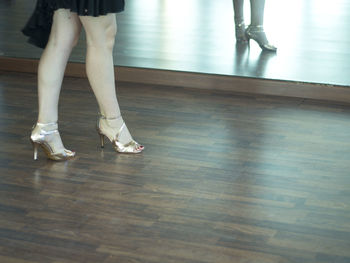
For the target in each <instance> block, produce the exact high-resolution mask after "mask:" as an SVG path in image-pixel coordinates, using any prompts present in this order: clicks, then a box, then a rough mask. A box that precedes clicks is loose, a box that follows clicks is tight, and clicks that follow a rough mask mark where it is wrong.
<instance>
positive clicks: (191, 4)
mask: <svg viewBox="0 0 350 263" xmlns="http://www.w3.org/2000/svg"><path fill="white" fill-rule="evenodd" d="M235 1H236V0H235ZM35 2H36V0H2V1H1V2H0V55H1V56H6V57H15V58H34V59H37V58H39V57H40V54H41V52H42V50H41V49H40V48H37V47H34V46H32V45H30V44H28V43H27V42H26V37H25V36H23V35H22V33H21V32H20V30H21V29H22V27H23V26H24V24H25V22H26V21H27V19H28V18H29V16H30V15H31V12H32V10H33V9H34V6H35ZM241 2H243V5H244V6H243V15H244V20H245V24H246V26H247V25H248V24H249V23H250V18H251V9H250V4H251V1H250V0H245V1H241ZM349 12H350V3H349V2H348V1H345V0H337V1H332V2H329V1H318V0H295V1H280V0H266V3H265V12H264V30H265V32H266V34H267V36H268V41H269V42H270V43H273V44H274V45H275V46H276V47H277V48H278V49H277V52H276V53H274V52H265V51H264V50H262V49H261V48H260V47H259V45H258V43H257V42H256V41H252V40H251V41H250V42H247V43H241V42H236V36H235V19H234V17H235V16H234V9H233V1H232V0H219V1H210V0H176V1H174V0H127V1H126V10H125V11H124V12H122V13H120V14H118V16H117V21H118V34H117V42H116V47H115V50H114V57H115V58H114V63H115V65H119V66H128V67H140V68H152V69H162V70H175V71H186V72H198V73H209V74H220V75H232V76H242V77H254V78H266V79H278V80H291V81H301V82H311V83H325V84H336V85H349V83H350V77H349V74H348V72H349V70H350V62H349V57H350V54H349V53H350V51H349V46H350V33H349V30H348V28H349V26H350V15H349ZM84 41H85V36H84V34H82V35H81V38H80V41H79V44H78V46H77V47H76V48H75V50H74V52H73V53H72V55H71V58H70V61H71V62H83V61H84V59H85V45H84Z"/></svg>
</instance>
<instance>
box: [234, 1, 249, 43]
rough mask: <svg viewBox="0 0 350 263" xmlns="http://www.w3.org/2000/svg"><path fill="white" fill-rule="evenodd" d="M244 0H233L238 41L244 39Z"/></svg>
mask: <svg viewBox="0 0 350 263" xmlns="http://www.w3.org/2000/svg"><path fill="white" fill-rule="evenodd" d="M243 7H244V0H233V10H234V14H235V32H236V40H237V41H239V42H244V41H246V40H247V39H246V37H245V24H244V12H243Z"/></svg>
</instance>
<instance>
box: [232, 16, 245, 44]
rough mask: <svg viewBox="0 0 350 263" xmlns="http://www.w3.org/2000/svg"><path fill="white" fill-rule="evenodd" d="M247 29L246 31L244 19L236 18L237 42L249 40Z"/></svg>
mask: <svg viewBox="0 0 350 263" xmlns="http://www.w3.org/2000/svg"><path fill="white" fill-rule="evenodd" d="M245 31H246V26H245V24H244V21H242V20H240V21H236V20H235V33H236V41H237V42H247V37H246V34H245Z"/></svg>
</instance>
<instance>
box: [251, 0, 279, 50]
mask: <svg viewBox="0 0 350 263" xmlns="http://www.w3.org/2000/svg"><path fill="white" fill-rule="evenodd" d="M250 8H251V23H250V25H249V27H248V29H247V31H246V36H247V38H248V40H249V39H254V40H255V41H256V42H257V43H258V44H259V46H260V47H261V48H262V49H263V50H268V51H276V50H277V48H276V47H275V46H273V45H271V44H270V43H269V41H268V40H267V37H266V34H265V31H264V10H265V0H250Z"/></svg>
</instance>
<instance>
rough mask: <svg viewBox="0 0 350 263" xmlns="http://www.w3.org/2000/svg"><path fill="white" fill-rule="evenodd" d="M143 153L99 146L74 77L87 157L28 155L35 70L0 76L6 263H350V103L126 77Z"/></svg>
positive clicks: (0, 230)
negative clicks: (135, 81)
mask: <svg viewBox="0 0 350 263" xmlns="http://www.w3.org/2000/svg"><path fill="white" fill-rule="evenodd" d="M118 96H119V101H120V104H121V108H122V111H123V114H124V119H125V120H126V122H127V125H128V127H129V129H130V130H131V132H132V134H133V136H134V138H135V139H136V140H137V141H139V142H141V143H143V144H144V145H145V146H146V150H145V151H144V152H143V153H142V154H140V155H136V156H134V155H122V154H117V153H115V152H114V151H113V149H112V147H111V145H107V147H106V148H105V149H103V150H102V149H100V148H99V145H98V142H99V141H98V136H97V134H96V131H95V128H94V125H95V120H96V111H97V105H96V102H95V98H94V97H93V94H92V92H91V90H90V88H89V85H88V82H87V80H86V79H79V78H66V79H65V81H64V87H63V90H62V95H61V102H60V132H61V136H62V138H63V141H64V143H65V146H66V147H67V148H69V149H74V150H76V151H77V158H76V159H74V160H71V161H67V162H61V163H60V162H52V161H50V160H47V159H46V157H45V156H44V155H43V153H42V152H40V153H39V160H38V161H33V160H32V148H31V145H30V143H29V133H30V127H31V126H32V125H33V123H34V121H35V118H36V114H37V111H36V107H37V98H36V76H35V75H32V74H24V73H9V72H0V140H1V147H0V262H4V263H28V262H50V263H58V262H60V263H62V262H67V263H78V262H84V263H87V262H94V263H96V262H105V263H115V262H118V263H119V262H122V263H124V262H143V263H144V262H145V263H148V262H152V263H155V262H157V263H158V262H159V263H168V262H169V263H170V262H189V263H203V262H208V263H209V262H210V263H211V262H218V263H226V262H229V263H231V262H252V263H255V262H256V263H277V262H278V263H287V262H288V263H290V262H293V263H294V262H295V263H304V262H305V263H312V262H315V263H316V262H317V263H330V262H332V263H340V262H341V263H344V262H350V251H349V247H350V224H349V223H350V206H349V199H350V191H349V189H350V188H349V187H350V177H349V171H350V163H349V158H350V140H349V138H350V106H349V105H346V104H340V103H337V104H336V103H329V102H321V101H313V100H306V99H298V98H294V99H293V98H281V97H269V96H253V95H247V94H243V93H242V94H231V93H229V92H224V91H210V90H198V89H188V88H179V87H176V88H175V87H170V86H169V87H160V86H156V85H146V84H143V85H142V84H132V83H123V82H120V83H118Z"/></svg>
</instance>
